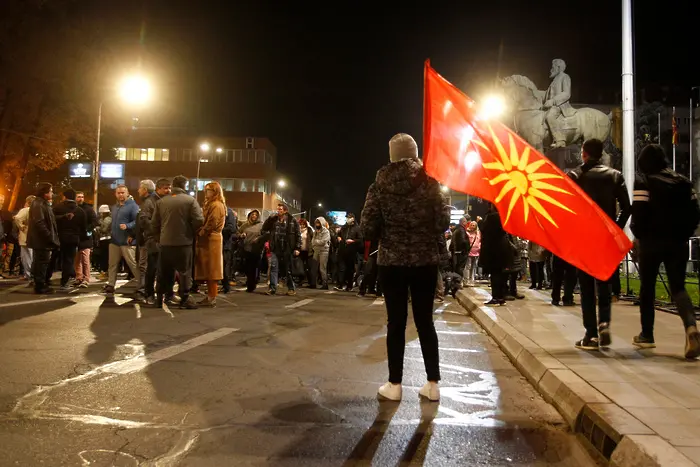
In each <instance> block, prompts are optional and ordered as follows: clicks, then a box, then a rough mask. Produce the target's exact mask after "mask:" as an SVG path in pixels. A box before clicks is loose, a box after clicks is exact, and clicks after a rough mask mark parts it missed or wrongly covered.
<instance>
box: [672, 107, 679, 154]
mask: <svg viewBox="0 0 700 467" xmlns="http://www.w3.org/2000/svg"><path fill="white" fill-rule="evenodd" d="M671 131H672V136H671V144H673V145H674V146H676V145H678V121H677V120H676V108H675V107H674V108H673V116H672V117H671ZM674 164H675V162H674Z"/></svg>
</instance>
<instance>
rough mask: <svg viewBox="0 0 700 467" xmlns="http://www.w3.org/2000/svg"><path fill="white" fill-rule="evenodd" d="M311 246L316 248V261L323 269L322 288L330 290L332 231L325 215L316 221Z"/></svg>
mask: <svg viewBox="0 0 700 467" xmlns="http://www.w3.org/2000/svg"><path fill="white" fill-rule="evenodd" d="M311 248H313V250H314V256H313V258H314V262H315V263H318V268H319V270H320V271H321V289H323V290H328V252H329V251H330V248H331V233H330V231H329V230H328V222H326V219H325V218H323V217H317V218H316V221H314V236H313V237H312V239H311ZM312 276H315V274H312ZM312 285H315V284H312Z"/></svg>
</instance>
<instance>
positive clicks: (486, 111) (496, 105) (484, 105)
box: [479, 96, 506, 119]
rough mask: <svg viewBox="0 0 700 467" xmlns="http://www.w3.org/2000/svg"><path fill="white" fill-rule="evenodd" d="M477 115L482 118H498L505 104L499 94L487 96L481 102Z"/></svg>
mask: <svg viewBox="0 0 700 467" xmlns="http://www.w3.org/2000/svg"><path fill="white" fill-rule="evenodd" d="M480 107H481V108H480V112H479V117H481V118H484V119H489V118H498V117H500V116H501V115H503V112H505V110H506V104H505V102H504V101H503V98H502V97H501V96H488V97H487V98H486V99H484V100H483V101H482V102H481V106H480Z"/></svg>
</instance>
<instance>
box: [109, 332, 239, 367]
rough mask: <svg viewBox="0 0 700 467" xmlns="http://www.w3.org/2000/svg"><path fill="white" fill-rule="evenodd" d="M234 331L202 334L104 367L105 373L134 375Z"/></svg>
mask: <svg viewBox="0 0 700 467" xmlns="http://www.w3.org/2000/svg"><path fill="white" fill-rule="evenodd" d="M234 331H238V329H236V328H220V329H217V330H216V331H212V332H209V333H207V334H202V335H201V336H197V337H194V338H192V339H190V340H188V341H185V342H183V343H182V344H176V345H173V346H170V347H167V348H165V349H160V350H156V351H155V352H153V353H150V354H147V355H141V356H139V357H136V358H132V359H129V360H123V361H121V362H116V363H113V364H110V365H107V366H106V367H103V372H104V373H113V374H118V375H125V374H127V373H133V372H135V371H139V370H143V369H144V368H146V367H147V366H148V365H152V364H154V363H156V362H159V361H161V360H165V359H166V358H170V357H174V356H175V355H178V354H181V353H182V352H186V351H188V350H190V349H193V348H195V347H199V346H200V345H203V344H207V343H209V342H211V341H213V340H216V339H220V338H222V337H224V336H226V335H228V334H231V333H232V332H234Z"/></svg>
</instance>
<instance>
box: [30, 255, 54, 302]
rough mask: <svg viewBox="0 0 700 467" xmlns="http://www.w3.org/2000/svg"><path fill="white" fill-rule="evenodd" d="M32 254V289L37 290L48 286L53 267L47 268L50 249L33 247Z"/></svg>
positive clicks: (49, 259) (49, 260)
mask: <svg viewBox="0 0 700 467" xmlns="http://www.w3.org/2000/svg"><path fill="white" fill-rule="evenodd" d="M32 253H33V256H32V277H33V278H34V290H35V291H37V292H39V291H41V290H42V289H45V288H46V287H48V285H49V282H50V280H51V274H53V269H51V268H49V263H50V262H51V250H46V249H40V248H34V250H33V252H32Z"/></svg>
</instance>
